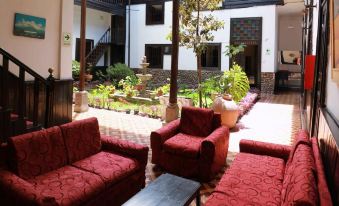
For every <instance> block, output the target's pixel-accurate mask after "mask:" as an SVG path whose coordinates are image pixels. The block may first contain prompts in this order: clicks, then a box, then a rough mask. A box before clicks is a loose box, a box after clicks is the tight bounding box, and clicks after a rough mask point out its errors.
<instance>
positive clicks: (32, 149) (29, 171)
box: [8, 127, 67, 179]
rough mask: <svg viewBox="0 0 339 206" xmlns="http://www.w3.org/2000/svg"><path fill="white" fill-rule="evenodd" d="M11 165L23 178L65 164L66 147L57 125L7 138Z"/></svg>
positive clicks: (28, 177)
mask: <svg viewBox="0 0 339 206" xmlns="http://www.w3.org/2000/svg"><path fill="white" fill-rule="evenodd" d="M8 149H9V151H11V153H12V155H10V158H11V166H12V169H13V170H14V171H15V172H16V173H17V175H18V176H20V177H21V178H24V179H30V178H32V177H35V176H38V175H41V174H44V173H47V172H50V171H52V170H55V169H58V168H61V167H63V166H65V165H66V164H67V155H66V147H65V144H64V140H63V138H62V135H61V131H60V129H59V128H58V127H52V128H49V129H47V130H41V131H38V132H33V133H28V134H24V135H20V136H17V137H12V138H10V139H9V140H8Z"/></svg>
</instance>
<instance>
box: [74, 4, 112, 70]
mask: <svg viewBox="0 0 339 206" xmlns="http://www.w3.org/2000/svg"><path fill="white" fill-rule="evenodd" d="M73 8H74V19H73V42H74V44H73V59H75V41H76V38H80V23H81V7H80V6H77V5H74V7H73ZM110 26H111V14H110V13H107V12H102V11H98V10H94V9H89V8H87V10H86V39H93V40H94V45H95V44H96V43H97V42H98V41H99V40H100V38H101V37H102V35H103V34H104V33H105V31H106V30H107V29H108V27H110ZM103 65H104V58H103V57H102V58H101V59H100V60H99V62H98V64H97V66H103Z"/></svg>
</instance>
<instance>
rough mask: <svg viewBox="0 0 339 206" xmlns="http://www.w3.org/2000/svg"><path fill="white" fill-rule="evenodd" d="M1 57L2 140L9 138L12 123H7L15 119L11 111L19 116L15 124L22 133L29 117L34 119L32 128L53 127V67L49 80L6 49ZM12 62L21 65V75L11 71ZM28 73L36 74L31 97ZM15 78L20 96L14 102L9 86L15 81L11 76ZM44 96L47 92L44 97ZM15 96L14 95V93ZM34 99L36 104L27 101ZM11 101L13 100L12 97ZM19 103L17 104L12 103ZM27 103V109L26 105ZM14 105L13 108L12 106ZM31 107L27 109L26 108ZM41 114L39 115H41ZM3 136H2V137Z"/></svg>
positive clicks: (0, 122)
mask: <svg viewBox="0 0 339 206" xmlns="http://www.w3.org/2000/svg"><path fill="white" fill-rule="evenodd" d="M0 56H2V59H3V61H2V65H0V70H1V71H0V80H1V82H0V90H1V91H0V92H1V93H0V94H1V99H0V119H1V120H0V130H1V131H0V135H1V136H2V138H3V139H5V140H6V139H7V138H8V137H9V136H8V135H9V134H10V131H11V128H10V127H11V125H13V124H12V123H10V124H6V122H11V121H13V120H12V119H11V113H16V114H17V117H16V118H15V121H16V123H15V125H16V129H17V130H20V131H15V132H18V133H22V132H23V131H21V130H25V129H27V127H26V119H27V117H28V116H30V118H31V119H29V120H30V121H31V122H33V127H34V128H39V127H42V126H43V127H45V128H48V127H49V126H51V123H50V122H51V121H53V119H52V115H53V108H54V105H53V95H54V91H53V90H54V82H55V79H54V77H53V74H52V73H53V70H52V69H49V72H50V75H49V77H48V78H47V79H45V78H44V77H42V76H40V75H39V74H38V73H36V72H35V71H34V70H33V69H31V68H30V67H28V66H27V65H26V64H24V63H22V62H21V61H20V60H18V59H17V58H15V57H14V56H13V55H11V54H9V53H8V52H7V51H5V50H4V49H2V48H0ZM9 62H12V63H13V64H15V65H16V66H18V68H19V76H18V77H17V76H15V75H14V74H12V73H11V72H10V70H9ZM26 73H28V74H29V75H31V76H32V77H33V79H34V80H33V94H31V95H32V97H30V98H26V89H27V81H26V80H25V77H26ZM13 76H15V77H14V78H15V79H17V80H16V81H17V82H18V83H17V84H18V85H17V86H16V89H15V90H14V92H16V94H17V95H15V98H14V99H15V101H17V102H15V103H13V102H10V94H9V91H10V87H11V84H13V82H11V83H10V82H9V81H10V77H11V79H13ZM43 95H46V96H45V97H44V96H43ZM11 96H13V95H11ZM32 98H33V104H32V105H31V104H26V102H27V101H29V99H32ZM42 98H45V105H42V104H43V103H44V101H41V99H42ZM11 101H13V100H12V99H11ZM13 105H16V106H13ZM27 106H28V108H27ZM13 107H14V108H13ZM26 108H27V109H28V110H27V109H26ZM41 108H44V111H43V112H45V113H44V115H43V118H44V121H43V120H42V119H41V118H40V119H39V117H41V111H39V110H41ZM26 110H27V111H29V114H30V115H28V114H27V111H26ZM39 113H40V115H39ZM1 136H0V138H1Z"/></svg>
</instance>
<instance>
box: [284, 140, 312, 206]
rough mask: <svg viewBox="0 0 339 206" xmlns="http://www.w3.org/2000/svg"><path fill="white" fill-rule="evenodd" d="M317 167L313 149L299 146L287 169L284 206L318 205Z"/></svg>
mask: <svg viewBox="0 0 339 206" xmlns="http://www.w3.org/2000/svg"><path fill="white" fill-rule="evenodd" d="M315 173H316V167H315V163H314V158H313V151H312V147H311V146H310V145H309V144H300V143H299V144H298V146H297V147H296V148H295V151H294V154H293V156H292V157H291V159H289V160H288V162H287V164H286V168H285V174H284V180H283V186H282V192H281V200H282V205H283V206H287V205H310V206H311V205H314V206H316V205H318V189H317V183H316V176H315Z"/></svg>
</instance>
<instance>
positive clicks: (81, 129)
mask: <svg viewBox="0 0 339 206" xmlns="http://www.w3.org/2000/svg"><path fill="white" fill-rule="evenodd" d="M60 128H61V130H62V134H63V137H64V139H65V144H66V148H67V153H68V161H69V163H73V162H76V161H79V160H82V159H84V158H86V157H89V156H91V155H94V154H96V153H98V152H100V150H101V141H100V132H99V124H98V120H97V119H96V118H89V119H85V120H80V121H75V122H71V123H68V124H64V125H62V126H60Z"/></svg>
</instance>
